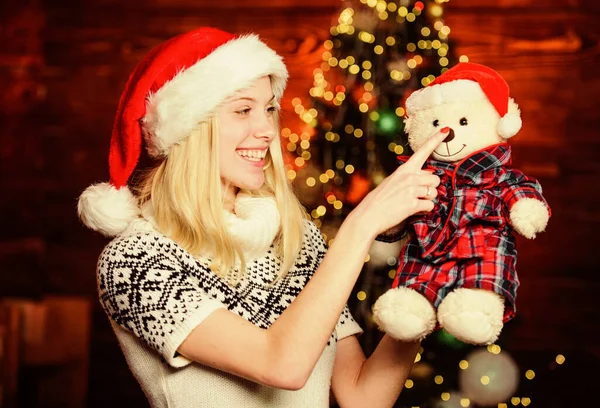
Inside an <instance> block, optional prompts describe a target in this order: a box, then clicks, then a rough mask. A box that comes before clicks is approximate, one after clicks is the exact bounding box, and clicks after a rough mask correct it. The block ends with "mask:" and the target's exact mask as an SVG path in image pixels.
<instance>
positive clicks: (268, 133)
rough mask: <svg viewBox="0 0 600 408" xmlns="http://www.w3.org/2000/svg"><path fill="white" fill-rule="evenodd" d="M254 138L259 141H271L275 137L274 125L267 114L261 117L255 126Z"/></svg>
mask: <svg viewBox="0 0 600 408" xmlns="http://www.w3.org/2000/svg"><path fill="white" fill-rule="evenodd" d="M255 126H256V127H255V132H254V136H255V137H256V138H259V139H269V140H270V139H273V138H274V137H275V133H276V132H275V123H274V121H273V118H272V116H270V115H269V114H268V113H265V114H263V115H261V118H260V119H258V120H257V123H256V124H255Z"/></svg>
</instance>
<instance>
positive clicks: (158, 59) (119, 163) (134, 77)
mask: <svg viewBox="0 0 600 408" xmlns="http://www.w3.org/2000/svg"><path fill="white" fill-rule="evenodd" d="M266 75H269V76H270V77H271V85H272V87H273V93H274V95H275V99H276V101H279V100H280V98H281V96H282V94H283V90H284V89H285V85H286V82H287V77H288V73H287V69H286V67H285V65H284V63H283V60H282V58H281V57H280V56H279V55H277V53H276V52H275V51H273V50H272V49H271V48H269V47H268V46H267V45H266V44H265V43H263V42H262V41H261V40H260V39H259V38H258V36H256V35H242V36H236V35H233V34H230V33H227V32H224V31H221V30H219V29H215V28H211V27H201V28H198V29H196V30H193V31H191V32H188V33H185V34H181V35H179V36H177V37H174V38H171V39H170V40H168V41H166V42H164V43H162V44H160V45H159V46H157V47H156V48H154V49H153V50H152V51H150V53H148V55H147V56H146V57H145V58H144V59H143V60H142V61H141V62H140V63H139V64H138V65H137V67H136V68H135V70H134V71H133V73H132V74H131V76H130V77H129V80H128V81H127V84H126V86H125V90H124V92H123V94H122V95H121V99H120V101H119V105H118V109H117V114H116V117H115V121H114V125H113V130H112V136H111V141H110V152H109V160H108V161H109V174H110V183H99V184H94V185H92V186H90V187H88V188H87V189H86V190H85V191H84V192H83V193H82V194H81V196H80V197H79V202H78V206H77V209H78V213H79V217H80V219H81V220H82V221H83V223H84V224H85V225H86V226H87V227H89V228H91V229H93V230H95V231H98V232H100V233H102V234H103V235H105V236H108V237H111V236H116V235H118V234H120V233H121V232H123V231H125V229H126V228H127V227H128V225H129V223H130V222H131V221H133V220H134V219H136V218H138V217H139V215H140V208H139V205H138V201H137V199H136V197H135V196H134V195H133V194H132V193H131V191H130V189H129V188H128V186H127V183H128V180H129V178H130V177H131V175H132V173H133V172H134V170H135V168H136V166H137V164H138V161H139V159H140V154H141V153H142V139H143V140H144V142H145V148H146V152H147V154H148V155H149V156H150V157H152V158H160V157H166V156H167V155H168V154H169V150H170V148H171V146H173V145H174V144H176V143H178V142H179V141H181V140H183V139H184V138H186V137H187V136H188V135H189V134H190V133H191V131H192V130H193V129H194V128H195V126H196V125H197V124H198V123H199V122H201V121H202V120H203V119H206V117H207V116H208V115H209V114H210V113H211V112H212V111H213V110H214V109H215V108H216V107H217V106H218V105H219V104H220V103H221V102H223V100H225V99H226V98H227V97H229V96H231V95H233V94H234V93H235V92H236V91H239V90H242V89H245V88H247V87H249V86H251V85H252V83H253V82H254V81H255V80H257V79H258V78H261V77H263V76H266Z"/></svg>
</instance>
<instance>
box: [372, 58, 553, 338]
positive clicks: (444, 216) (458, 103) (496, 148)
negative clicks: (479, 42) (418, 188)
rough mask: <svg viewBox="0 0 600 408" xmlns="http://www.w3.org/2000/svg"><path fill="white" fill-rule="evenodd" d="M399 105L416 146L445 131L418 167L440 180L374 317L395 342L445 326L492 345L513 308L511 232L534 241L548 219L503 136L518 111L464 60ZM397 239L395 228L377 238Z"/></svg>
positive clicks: (407, 233) (503, 88) (504, 89)
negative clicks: (436, 191) (516, 167)
mask: <svg viewBox="0 0 600 408" xmlns="http://www.w3.org/2000/svg"><path fill="white" fill-rule="evenodd" d="M405 105H406V109H405V111H406V116H405V118H404V124H405V132H406V133H407V135H408V143H409V145H410V147H411V148H412V149H413V151H417V150H418V149H419V147H420V146H422V145H423V144H424V143H425V141H426V140H427V139H428V138H430V137H432V136H434V135H435V134H437V133H438V132H442V133H445V134H447V136H446V138H445V139H444V140H443V142H442V143H440V145H439V146H438V147H437V148H436V149H435V150H434V152H433V153H432V154H431V156H430V157H429V158H428V160H427V161H426V163H425V165H424V169H425V170H429V171H432V172H433V173H434V174H436V175H438V176H439V177H440V180H441V183H440V185H439V186H438V188H437V189H438V194H437V196H436V197H435V198H434V209H433V211H431V212H429V213H425V214H417V215H415V216H413V217H411V218H409V219H408V220H407V221H406V222H405V223H404V225H403V230H402V231H403V233H402V237H403V239H404V240H405V242H406V243H405V245H404V246H403V247H402V249H401V251H400V254H399V256H398V261H399V262H398V265H399V266H398V270H397V272H396V276H395V279H394V282H393V284H392V287H391V289H389V290H388V291H386V292H385V293H384V294H383V295H381V296H380V297H379V298H378V299H377V301H376V302H375V304H374V305H373V316H374V320H375V322H376V323H377V324H378V326H379V328H380V329H381V330H383V331H384V332H386V333H387V334H388V335H390V336H391V337H393V338H395V339H398V340H402V341H416V340H422V339H424V338H425V337H426V336H427V335H428V334H430V333H431V332H433V331H434V330H436V329H439V328H444V329H445V330H446V331H447V332H449V333H450V334H451V335H453V336H454V337H455V338H457V339H459V340H461V341H463V342H465V343H469V344H474V345H485V344H492V343H494V342H495V341H496V340H497V339H498V336H499V335H500V332H501V331H502V328H503V326H504V324H505V323H506V322H507V321H509V320H510V319H511V318H513V317H514V315H515V311H516V308H515V298H516V292H517V287H518V286H519V279H518V277H517V272H516V269H515V266H516V260H517V250H516V239H515V233H518V234H520V235H522V236H523V237H525V238H529V239H533V238H535V236H536V234H538V233H540V232H542V231H544V230H545V228H546V225H547V223H548V220H549V218H550V215H551V212H550V207H549V205H548V203H547V201H546V199H545V198H544V197H543V195H542V189H541V186H540V184H539V182H538V181H537V180H536V179H535V178H533V177H529V176H527V175H525V174H523V173H522V172H521V171H519V170H517V169H514V168H512V167H511V163H512V161H511V147H510V145H509V143H508V139H510V138H511V137H513V136H514V135H516V134H517V133H518V132H519V130H520V129H521V125H522V122H521V113H520V110H519V107H518V105H517V104H516V103H515V101H514V100H513V99H512V98H511V97H510V96H509V87H508V84H507V82H506V81H505V79H504V78H503V77H502V76H501V75H500V74H499V73H498V72H496V71H495V70H493V69H492V68H490V67H487V66H484V65H481V64H476V63H470V62H461V63H458V64H457V65H455V66H454V67H452V68H450V69H448V70H447V71H446V72H444V73H443V74H441V75H440V76H439V77H438V78H436V79H435V80H434V81H432V82H431V83H430V84H429V85H427V86H426V87H424V88H421V89H419V90H417V91H415V92H413V93H411V94H410V96H409V97H408V98H407V100H406V103H405ZM407 159H408V157H398V160H399V162H400V163H403V162H404V161H406V160H407ZM391 235H394V236H393V237H392V236H391ZM399 238H400V235H399V234H398V230H396V231H393V232H389V231H388V233H387V235H386V234H383V235H382V236H380V237H378V240H381V241H384V242H390V240H393V239H399Z"/></svg>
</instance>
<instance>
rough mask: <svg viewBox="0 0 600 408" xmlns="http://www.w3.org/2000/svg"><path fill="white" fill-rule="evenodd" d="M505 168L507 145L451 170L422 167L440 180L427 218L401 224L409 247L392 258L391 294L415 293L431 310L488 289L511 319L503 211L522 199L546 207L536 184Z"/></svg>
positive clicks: (510, 244) (512, 284)
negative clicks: (458, 294)
mask: <svg viewBox="0 0 600 408" xmlns="http://www.w3.org/2000/svg"><path fill="white" fill-rule="evenodd" d="M398 159H399V161H400V162H401V163H403V162H405V161H406V160H407V157H399V158H398ZM510 166H511V149H510V146H509V145H508V144H507V143H502V144H498V145H493V146H489V147H488V148H486V149H483V150H480V151H478V152H475V153H473V154H471V155H470V156H468V157H466V158H464V159H463V160H461V161H460V162H458V163H446V162H441V161H437V160H434V159H429V160H428V161H427V162H426V164H425V167H424V168H425V169H431V170H434V174H436V175H438V176H439V177H440V179H441V183H440V186H439V187H438V193H439V194H438V197H437V198H436V200H435V202H434V203H435V208H434V210H433V211H432V212H430V213H427V214H424V215H419V216H414V217H411V218H410V219H409V220H408V229H407V231H408V232H409V233H410V240H409V241H408V243H407V244H406V245H405V246H404V247H403V248H402V251H401V252H400V255H399V267H398V271H397V274H396V278H395V279H394V283H393V285H392V286H393V287H394V288H395V287H398V286H404V287H409V288H412V289H415V290H417V291H418V292H420V293H421V294H423V295H424V296H425V297H426V298H428V299H429V300H430V301H431V303H432V304H433V305H434V306H435V307H437V306H438V305H439V304H440V303H441V301H442V300H443V299H444V297H445V296H446V294H448V293H449V292H450V291H452V290H454V289H455V288H458V287H464V288H481V289H487V290H492V291H494V292H496V293H498V294H500V295H502V296H503V297H504V298H505V299H506V306H505V314H504V322H506V321H508V320H510V319H511V318H512V317H514V315H515V311H516V307H515V299H516V292H517V287H518V286H519V280H518V277H517V274H516V269H515V264H516V258H517V249H516V243H515V237H514V235H513V229H512V227H511V226H510V224H509V219H510V218H509V217H510V209H511V208H512V206H513V205H514V204H515V203H516V202H517V201H518V200H520V199H522V198H526V197H529V198H535V199H537V200H540V201H542V202H543V203H545V204H546V206H547V207H548V204H547V202H546V200H545V199H544V197H543V196H542V188H541V186H540V184H539V183H538V181H537V180H536V179H534V178H532V177H528V176H525V175H524V174H523V173H522V172H520V171H519V170H516V169H511V168H510ZM548 211H550V208H549V207H548Z"/></svg>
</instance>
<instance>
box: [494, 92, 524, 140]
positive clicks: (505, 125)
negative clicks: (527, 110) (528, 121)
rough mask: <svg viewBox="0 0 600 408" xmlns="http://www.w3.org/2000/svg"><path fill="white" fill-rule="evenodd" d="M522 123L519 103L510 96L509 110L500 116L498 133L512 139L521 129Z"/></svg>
mask: <svg viewBox="0 0 600 408" xmlns="http://www.w3.org/2000/svg"><path fill="white" fill-rule="evenodd" d="M522 125H523V123H522V121H521V110H520V109H519V105H517V104H516V102H515V101H514V99H513V98H508V112H507V113H506V115H504V116H503V117H502V118H500V122H499V123H498V134H499V135H500V136H502V137H503V138H504V139H510V138H511V137H513V136H514V135H516V134H517V133H518V132H519V130H521V126H522Z"/></svg>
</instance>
